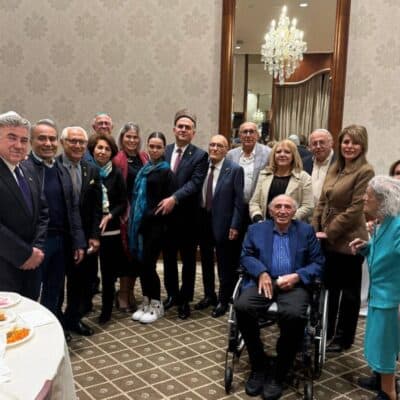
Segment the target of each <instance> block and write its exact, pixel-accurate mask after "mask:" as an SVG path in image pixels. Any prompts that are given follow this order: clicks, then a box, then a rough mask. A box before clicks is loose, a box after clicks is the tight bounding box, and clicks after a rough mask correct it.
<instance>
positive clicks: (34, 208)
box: [18, 165, 42, 219]
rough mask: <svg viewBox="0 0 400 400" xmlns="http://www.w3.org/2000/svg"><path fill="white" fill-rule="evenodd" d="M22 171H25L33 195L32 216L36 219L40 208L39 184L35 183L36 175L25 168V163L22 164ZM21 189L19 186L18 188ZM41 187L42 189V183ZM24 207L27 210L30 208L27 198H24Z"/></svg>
mask: <svg viewBox="0 0 400 400" xmlns="http://www.w3.org/2000/svg"><path fill="white" fill-rule="evenodd" d="M21 168H22V171H23V173H24V176H25V179H26V181H27V182H28V185H29V189H30V191H31V197H32V214H33V215H32V216H33V217H34V219H36V213H37V211H38V210H39V203H38V202H39V197H40V196H38V192H37V191H38V186H37V184H35V180H34V177H33V176H32V174H31V173H30V171H29V170H28V169H27V168H25V167H24V166H23V165H21ZM18 189H19V188H18ZM40 189H41V190H42V185H40ZM23 203H24V207H25V209H26V210H28V207H27V205H26V202H25V199H23ZM28 214H29V215H30V212H29V211H28Z"/></svg>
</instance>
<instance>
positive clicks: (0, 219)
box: [0, 111, 48, 300]
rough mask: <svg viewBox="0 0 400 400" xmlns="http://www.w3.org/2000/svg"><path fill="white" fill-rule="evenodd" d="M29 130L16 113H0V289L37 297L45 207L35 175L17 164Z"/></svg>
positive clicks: (27, 125) (46, 219) (28, 125)
mask: <svg viewBox="0 0 400 400" xmlns="http://www.w3.org/2000/svg"><path fill="white" fill-rule="evenodd" d="M29 132H30V123H29V121H28V120H26V119H24V118H21V117H20V116H19V115H18V114H17V113H15V112H13V111H10V112H8V113H5V114H2V115H0V243H1V244H0V290H4V291H13V292H18V293H20V294H22V295H24V296H27V297H30V298H31V299H33V300H37V298H38V297H39V291H40V276H39V273H38V266H39V265H40V263H41V262H42V261H43V259H44V251H43V249H44V243H45V239H46V230H47V223H48V210H47V204H46V200H45V198H44V196H43V192H42V186H41V182H40V180H39V178H38V176H37V175H36V173H35V172H34V171H30V170H28V169H27V168H25V167H24V166H21V165H20V162H21V161H22V160H24V159H25V157H26V154H27V151H28V144H29Z"/></svg>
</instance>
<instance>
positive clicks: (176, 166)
mask: <svg viewBox="0 0 400 400" xmlns="http://www.w3.org/2000/svg"><path fill="white" fill-rule="evenodd" d="M176 152H177V153H178V155H177V156H176V158H175V163H174V168H173V169H172V171H173V172H176V170H177V169H178V167H179V164H180V163H181V160H182V149H181V148H179V147H178V148H177V149H176Z"/></svg>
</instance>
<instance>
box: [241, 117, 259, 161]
mask: <svg viewBox="0 0 400 400" xmlns="http://www.w3.org/2000/svg"><path fill="white" fill-rule="evenodd" d="M239 138H240V142H241V144H242V149H243V151H244V152H245V153H246V154H250V153H251V152H252V151H253V149H254V147H255V145H256V143H257V140H258V138H259V132H258V129H257V125H256V124H255V123H254V122H243V124H242V125H240V127H239Z"/></svg>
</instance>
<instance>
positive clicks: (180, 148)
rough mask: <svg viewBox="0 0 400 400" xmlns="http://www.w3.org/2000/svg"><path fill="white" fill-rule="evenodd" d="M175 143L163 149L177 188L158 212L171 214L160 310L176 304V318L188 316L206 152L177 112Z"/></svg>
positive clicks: (187, 116) (191, 122)
mask: <svg viewBox="0 0 400 400" xmlns="http://www.w3.org/2000/svg"><path fill="white" fill-rule="evenodd" d="M174 125H175V126H174V133H175V144H170V145H168V146H167V148H166V150H165V158H166V160H167V161H168V162H169V163H170V165H171V169H172V170H173V171H174V172H175V174H176V182H177V187H178V189H177V190H176V191H175V192H174V194H173V195H172V196H170V197H167V198H166V199H163V200H162V201H161V202H160V204H159V207H158V211H157V212H159V213H162V214H169V213H171V216H170V219H169V222H168V227H167V233H166V243H165V245H164V248H163V257H164V280H165V288H166V290H167V294H168V298H167V299H166V301H165V302H164V308H165V309H168V308H170V307H172V306H173V305H174V304H178V306H179V307H178V316H179V318H181V319H186V318H187V317H188V316H189V315H190V306H189V302H190V301H192V300H193V293H194V282H195V273H196V244H197V238H196V230H195V229H193V226H194V223H195V219H196V215H197V211H198V209H199V206H200V193H201V188H202V185H203V181H204V178H205V176H206V174H207V153H206V152H205V151H203V150H201V149H199V148H198V147H196V146H194V145H193V144H191V141H192V139H193V137H194V135H195V132H196V116H195V115H194V114H192V113H191V112H190V111H188V110H185V109H184V110H180V111H178V112H177V113H176V114H175V118H174ZM178 252H179V253H180V256H181V260H182V264H183V265H182V285H181V288H180V289H179V278H178V261H177V257H178Z"/></svg>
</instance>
